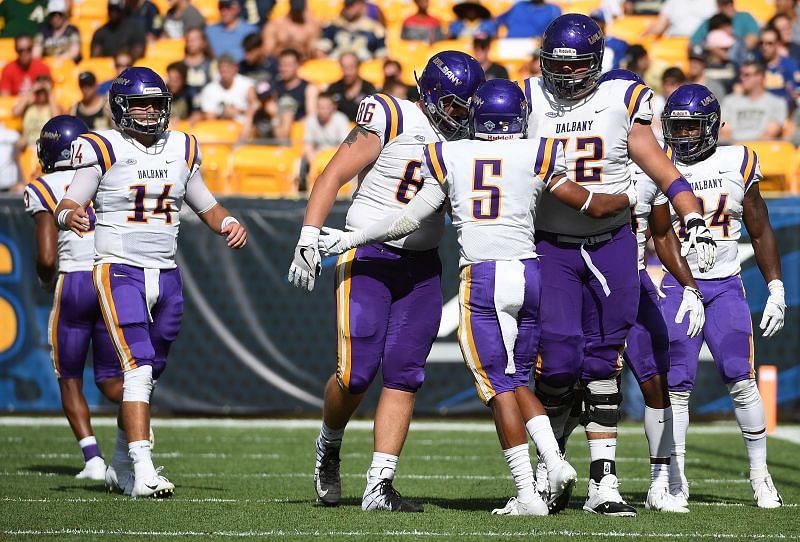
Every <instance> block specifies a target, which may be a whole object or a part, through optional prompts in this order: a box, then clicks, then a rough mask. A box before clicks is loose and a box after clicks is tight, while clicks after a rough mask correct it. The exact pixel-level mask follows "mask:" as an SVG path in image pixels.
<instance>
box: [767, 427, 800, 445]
mask: <svg viewBox="0 0 800 542" xmlns="http://www.w3.org/2000/svg"><path fill="white" fill-rule="evenodd" d="M770 436H771V437H775V438H778V439H781V440H785V441H788V442H793V443H794V444H800V427H792V426H789V427H786V426H780V427H778V428H777V429H775V432H774V433H773V434H772V435H770Z"/></svg>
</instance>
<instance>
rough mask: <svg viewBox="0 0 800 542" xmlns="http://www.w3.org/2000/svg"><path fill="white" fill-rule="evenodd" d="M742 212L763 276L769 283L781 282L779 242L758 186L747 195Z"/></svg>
mask: <svg viewBox="0 0 800 542" xmlns="http://www.w3.org/2000/svg"><path fill="white" fill-rule="evenodd" d="M742 203H743V207H744V209H743V211H742V220H743V221H744V225H745V227H746V228H747V232H748V233H749V234H750V242H751V243H752V245H753V251H754V252H755V257H756V263H757V264H758V268H759V270H760V271H761V275H762V276H763V277H764V280H765V281H766V282H767V283H770V282H772V281H773V280H781V258H780V253H779V252H778V242H777V240H776V239H775V232H774V231H773V230H772V224H770V222H769V210H768V209H767V203H766V202H765V201H764V198H763V197H761V191H760V190H759V189H758V184H757V183H753V186H751V187H750V189H749V190H748V191H747V192H746V193H745V195H744V201H743V202H742Z"/></svg>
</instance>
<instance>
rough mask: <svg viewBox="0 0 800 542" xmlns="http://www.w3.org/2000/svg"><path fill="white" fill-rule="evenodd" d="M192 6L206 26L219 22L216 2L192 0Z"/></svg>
mask: <svg viewBox="0 0 800 542" xmlns="http://www.w3.org/2000/svg"><path fill="white" fill-rule="evenodd" d="M192 5H193V6H194V7H196V8H197V11H199V12H200V15H202V16H203V18H204V19H205V20H206V24H214V23H216V22H218V21H219V4H218V2H217V0H192Z"/></svg>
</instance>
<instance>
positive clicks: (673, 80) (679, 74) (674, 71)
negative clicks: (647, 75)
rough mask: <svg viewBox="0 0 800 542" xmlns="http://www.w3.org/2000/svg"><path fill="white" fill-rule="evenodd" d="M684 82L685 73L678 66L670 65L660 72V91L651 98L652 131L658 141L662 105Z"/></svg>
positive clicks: (660, 136) (660, 132)
mask: <svg viewBox="0 0 800 542" xmlns="http://www.w3.org/2000/svg"><path fill="white" fill-rule="evenodd" d="M685 84H686V74H685V73H683V70H682V69H680V68H678V67H675V66H673V67H671V68H667V69H666V70H664V73H663V74H661V92H660V93H658V94H656V95H655V97H654V98H653V133H655V134H656V138H657V139H658V140H659V141H660V140H661V139H662V130H661V113H662V112H663V111H664V105H666V103H667V98H669V96H670V94H672V93H673V92H675V91H676V90H677V89H678V87H679V86H681V85H685Z"/></svg>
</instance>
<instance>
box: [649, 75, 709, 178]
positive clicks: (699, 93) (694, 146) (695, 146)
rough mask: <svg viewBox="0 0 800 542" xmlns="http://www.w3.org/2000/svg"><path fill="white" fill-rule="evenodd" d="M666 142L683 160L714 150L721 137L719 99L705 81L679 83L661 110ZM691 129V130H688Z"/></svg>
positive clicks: (700, 157)
mask: <svg viewBox="0 0 800 542" xmlns="http://www.w3.org/2000/svg"><path fill="white" fill-rule="evenodd" d="M661 125H662V127H663V131H664V142H665V143H666V144H667V145H669V146H670V147H672V150H673V151H674V152H675V157H676V158H677V159H678V160H680V161H681V162H683V163H687V164H690V163H693V162H699V161H700V160H703V159H705V158H707V157H708V156H710V155H711V154H713V152H714V150H715V149H716V148H717V140H718V139H719V128H720V126H721V122H720V107H719V100H717V97H716V96H714V94H713V93H712V92H711V91H710V90H708V89H707V88H706V87H704V86H703V85H697V84H690V85H683V86H681V87H678V89H677V90H676V91H675V92H673V93H672V94H671V95H670V97H669V98H667V103H666V104H665V105H664V112H663V113H661ZM688 130H691V131H692V132H694V133H692V134H687V133H686V132H687V131H688Z"/></svg>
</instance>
